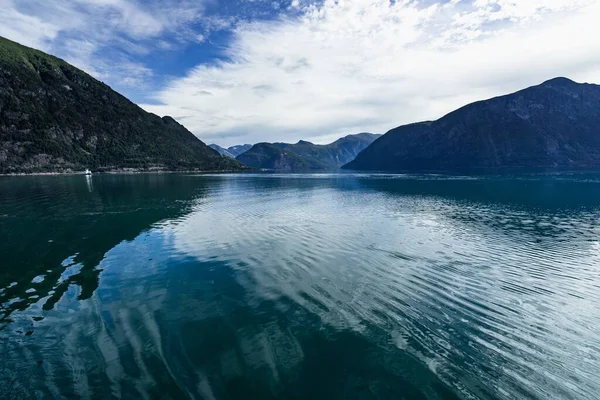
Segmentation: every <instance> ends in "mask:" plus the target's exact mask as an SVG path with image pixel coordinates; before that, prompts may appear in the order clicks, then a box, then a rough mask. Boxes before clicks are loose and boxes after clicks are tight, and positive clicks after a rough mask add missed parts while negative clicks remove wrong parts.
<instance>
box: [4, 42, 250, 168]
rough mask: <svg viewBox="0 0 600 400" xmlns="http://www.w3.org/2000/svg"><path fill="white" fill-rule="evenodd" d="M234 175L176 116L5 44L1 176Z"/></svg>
mask: <svg viewBox="0 0 600 400" xmlns="http://www.w3.org/2000/svg"><path fill="white" fill-rule="evenodd" d="M85 168H91V169H93V170H119V169H124V168H127V169H129V168H131V169H152V170H156V169H158V170H192V169H193V170H232V169H239V168H240V164H239V163H237V162H236V161H234V160H231V159H228V158H224V157H221V156H220V155H219V154H218V153H217V152H216V151H214V150H212V149H211V148H210V147H208V146H206V145H205V144H204V143H202V142H201V141H200V140H199V139H198V138H196V137H195V136H194V135H193V134H192V133H191V132H189V131H188V130H187V129H185V128H184V127H183V126H182V125H180V124H178V123H177V122H176V121H175V120H174V119H173V118H171V117H164V118H160V117H158V116H156V115H154V114H150V113H148V112H146V111H144V110H142V109H141V108H140V107H138V106H137V105H135V104H134V103H132V102H131V101H129V100H127V99H126V98H125V97H123V96H121V95H120V94H118V93H116V92H114V91H113V90H112V89H111V88H110V87H108V86H107V85H105V84H104V83H101V82H99V81H97V80H96V79H94V78H92V77H91V76H89V75H88V74H86V73H85V72H83V71H81V70H79V69H77V68H75V67H73V66H71V65H69V64H68V63H66V62H65V61H63V60H60V59H58V58H56V57H53V56H50V55H48V54H45V53H43V52H41V51H38V50H34V49H30V48H28V47H25V46H22V45H20V44H17V43H15V42H12V41H9V40H7V39H4V38H0V173H17V172H65V171H74V170H82V169H85Z"/></svg>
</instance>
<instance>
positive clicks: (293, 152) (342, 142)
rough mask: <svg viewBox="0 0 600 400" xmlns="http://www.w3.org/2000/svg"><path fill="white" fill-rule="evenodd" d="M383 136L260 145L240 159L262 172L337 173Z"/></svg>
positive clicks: (353, 136)
mask: <svg viewBox="0 0 600 400" xmlns="http://www.w3.org/2000/svg"><path fill="white" fill-rule="evenodd" d="M379 136H381V135H376V134H372V133H359V134H356V135H348V136H346V137H343V138H341V139H338V140H336V141H335V142H333V143H330V144H326V145H318V144H313V143H310V142H307V141H304V140H301V141H299V142H298V143H295V144H290V143H258V144H255V145H254V146H253V147H252V148H251V149H250V150H248V151H246V152H245V153H243V154H241V155H240V156H238V157H237V160H238V161H240V162H241V163H243V164H245V165H247V166H249V167H252V168H261V169H272V170H282V171H305V170H336V169H338V168H339V167H341V166H342V165H344V164H346V163H347V162H349V161H350V160H353V159H354V157H356V155H357V154H358V153H359V152H361V151H362V150H363V149H364V148H366V147H367V146H368V145H369V144H371V143H372V142H373V141H374V140H375V139H377V138H378V137H379Z"/></svg>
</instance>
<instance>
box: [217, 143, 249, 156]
mask: <svg viewBox="0 0 600 400" xmlns="http://www.w3.org/2000/svg"><path fill="white" fill-rule="evenodd" d="M209 146H210V148H211V149H214V150H216V151H218V152H219V154H220V155H222V156H225V157H230V158H236V157H237V156H239V155H240V154H242V153H244V152H246V151H248V150H250V149H251V148H252V145H251V144H240V145H236V146H231V147H228V148H224V147H221V146H219V145H218V144H215V143H213V144H209Z"/></svg>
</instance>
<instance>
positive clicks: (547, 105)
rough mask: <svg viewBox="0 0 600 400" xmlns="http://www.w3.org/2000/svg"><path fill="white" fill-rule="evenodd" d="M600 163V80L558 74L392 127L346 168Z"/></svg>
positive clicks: (432, 168) (424, 168)
mask: <svg viewBox="0 0 600 400" xmlns="http://www.w3.org/2000/svg"><path fill="white" fill-rule="evenodd" d="M598 165H600V86H599V85H594V84H587V83H586V84H582V83H577V82H574V81H572V80H570V79H568V78H563V77H559V78H554V79H550V80H547V81H545V82H543V83H541V84H539V85H536V86H531V87H528V88H525V89H521V90H519V91H517V92H514V93H510V94H507V95H503V96H497V97H493V98H490V99H487V100H480V101H477V102H474V103H470V104H467V105H465V106H462V107H460V108H458V109H456V110H454V111H452V112H450V113H448V114H446V115H444V116H443V117H441V118H440V119H438V120H435V121H424V122H417V123H413V124H408V125H402V126H399V127H397V128H394V129H392V130H390V131H388V132H387V133H386V134H385V135H383V136H382V137H381V138H379V139H377V140H376V141H374V142H373V143H372V144H371V145H370V146H369V147H368V148H366V149H365V150H363V152H361V153H360V154H359V155H358V156H357V157H356V158H355V159H354V160H353V161H351V162H349V163H348V164H346V165H344V166H343V167H342V168H343V169H354V170H371V171H375V170H381V171H411V170H413V171H414V170H420V171H453V170H464V169H470V168H484V169H485V168H504V167H508V168H537V167H542V168H554V167H594V166H598Z"/></svg>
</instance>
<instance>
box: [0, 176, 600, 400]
mask: <svg viewBox="0 0 600 400" xmlns="http://www.w3.org/2000/svg"><path fill="white" fill-rule="evenodd" d="M599 212H600V175H596V174H590V173H574V174H529V175H527V174H522V175H511V176H478V177H456V176H454V177H449V176H431V175H422V176H419V175H376V174H373V175H371V174H359V175H357V174H340V175H335V174H325V175H302V174H298V175H260V174H256V175H252V174H247V175H198V176H194V175H131V176H127V175H121V176H119V175H114V176H94V177H92V178H89V177H88V178H86V177H83V176H70V177H65V176H51V177H14V178H6V177H5V178H1V179H0V260H1V261H0V303H1V306H0V307H1V309H0V318H1V320H0V354H1V361H0V393H1V394H2V397H3V398H20V399H25V398H74V397H75V398H110V397H111V396H114V397H117V398H124V397H127V398H204V399H213V398H214V399H234V398H243V399H268V398H282V399H283V398H297V399H342V398H344V399H351V398H356V399H358V398H361V399H367V398H378V399H382V398H390V399H397V398H406V399H462V398H465V399H473V398H479V399H522V398H529V399H595V398H598V394H599V393H600V378H599V377H600V308H599V304H600V235H599V234H600V221H599V219H598V216H599V215H600V214H599Z"/></svg>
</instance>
